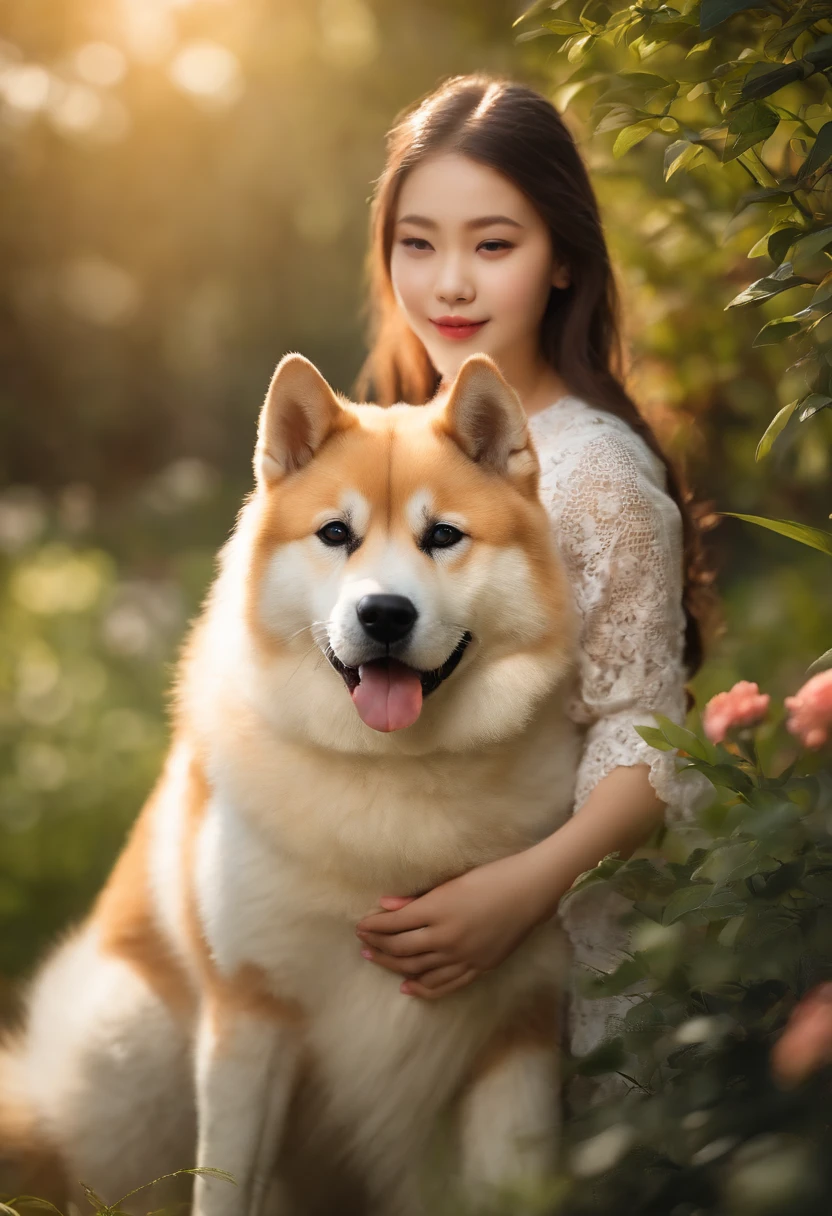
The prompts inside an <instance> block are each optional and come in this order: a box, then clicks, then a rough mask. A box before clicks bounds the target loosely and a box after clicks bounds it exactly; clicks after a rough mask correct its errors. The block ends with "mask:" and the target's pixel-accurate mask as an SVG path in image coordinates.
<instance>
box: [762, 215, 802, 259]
mask: <svg viewBox="0 0 832 1216" xmlns="http://www.w3.org/2000/svg"><path fill="white" fill-rule="evenodd" d="M802 231H803V229H802V228H795V227H793V226H792V225H789V224H786V225H785V226H783V225H781V226H779V227H778V228H777V231H776V232H773V233H772V234H771V236H770V237H769V239H768V242H767V245H766V248H767V250H768V256H769V257H770V258H771V260H772V261H773V262H782V260H783V258H784V257H785V256H786V254H787V253H788V251H789V249H790V248H791V246H792V245H793V244H794V242H795V240H796V239H797V237H798V236H799V235H800V233H801V232H802Z"/></svg>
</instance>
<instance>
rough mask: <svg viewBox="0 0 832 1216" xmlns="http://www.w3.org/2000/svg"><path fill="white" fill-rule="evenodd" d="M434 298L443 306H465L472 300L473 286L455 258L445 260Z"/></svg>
mask: <svg viewBox="0 0 832 1216" xmlns="http://www.w3.org/2000/svg"><path fill="white" fill-rule="evenodd" d="M436 298H437V300H440V301H441V302H442V303H443V304H448V305H453V304H467V303H470V302H471V300H473V298H474V284H473V283H472V282H471V277H470V275H468V274H467V273H466V272H465V269H464V267H463V266H462V264H461V262H460V261H459V260H458V259H456V258H449V259H447V260H446V261H445V262H444V263H443V265H442V267H441V269H440V272H439V278H438V279H437V282H436Z"/></svg>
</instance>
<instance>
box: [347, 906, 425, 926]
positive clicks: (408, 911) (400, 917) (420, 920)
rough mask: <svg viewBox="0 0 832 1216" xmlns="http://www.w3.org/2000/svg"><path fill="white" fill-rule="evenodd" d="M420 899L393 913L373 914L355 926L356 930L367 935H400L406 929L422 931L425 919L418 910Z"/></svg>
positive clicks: (422, 913)
mask: <svg viewBox="0 0 832 1216" xmlns="http://www.w3.org/2000/svg"><path fill="white" fill-rule="evenodd" d="M421 902H422V901H421V899H414V900H411V902H410V903H408V904H405V906H404V907H403V908H399V909H398V910H396V911H394V912H373V913H371V915H370V916H365V917H364V919H363V920H360V921H359V922H358V924H357V925H356V929H357V930H360V931H362V932H364V931H366V932H367V933H401V932H402V931H403V930H406V929H422V928H424V926H425V924H426V917H425V913H424V911H423V910H421V909H420V907H419V905H420V904H421Z"/></svg>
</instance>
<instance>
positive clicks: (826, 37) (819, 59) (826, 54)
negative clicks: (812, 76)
mask: <svg viewBox="0 0 832 1216" xmlns="http://www.w3.org/2000/svg"><path fill="white" fill-rule="evenodd" d="M803 58H804V59H805V60H806V62H807V63H811V65H812V67H815V68H826V67H828V66H829V65H830V64H832V34H823V35H822V37H820V38H818V40H817V42H813V43H812V45H811V46H810V47H809V49H808V50H806V51H804V52H803Z"/></svg>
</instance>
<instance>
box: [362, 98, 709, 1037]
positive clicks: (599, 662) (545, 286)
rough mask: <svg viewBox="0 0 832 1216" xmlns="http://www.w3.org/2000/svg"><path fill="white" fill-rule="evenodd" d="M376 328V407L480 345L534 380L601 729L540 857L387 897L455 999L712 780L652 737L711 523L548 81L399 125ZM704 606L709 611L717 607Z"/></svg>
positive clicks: (378, 271) (591, 717)
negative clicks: (671, 442)
mask: <svg viewBox="0 0 832 1216" xmlns="http://www.w3.org/2000/svg"><path fill="white" fill-rule="evenodd" d="M370 271H371V304H372V313H373V341H372V343H371V349H370V354H369V357H368V359H367V361H366V363H365V365H364V367H363V368H362V371H361V373H360V376H359V380H358V384H357V393H358V396H359V399H364V400H366V399H368V398H370V399H372V400H374V401H378V402H380V403H383V404H390V403H393V402H396V401H408V402H411V403H424V402H426V401H428V400H429V399H430V398H432V397H433V396H434V395H435V394H436V393H439V392H442V390H443V389H445V388H447V387H448V385H449V384H450V383H451V382H452V380H453V378H454V376H455V374H456V372H457V370H458V368H459V366H460V364H461V363H462V361H463V360H464V359H465V358H466V357H467V356H468V355H470V354H472V353H473V352H475V351H484V352H485V353H487V354H489V355H491V356H492V357H493V358H494V360H495V361H496V362H497V364H498V365H499V367H500V369H501V371H502V372H503V374H504V375H505V377H506V378H507V380H508V381H509V383H511V384H512V385H513V387H514V388H515V390H516V391H517V393H518V395H519V397H520V399H521V401H522V403H523V405H524V408H525V410H526V413H527V414H528V417H529V425H530V428H531V431H532V436H533V439H534V441H535V444H536V447H537V450H538V454H539V457H540V462H541V497H542V499H543V501H544V504H545V505H546V507H547V508H548V510H549V512H550V514H551V518H552V525H553V528H554V531H555V535H556V538H557V542H558V544H559V547H560V550H561V553H562V556H563V559H564V561H565V562H566V565H567V569H568V571H569V573H570V576H571V579H572V582H573V586H574V592H575V597H576V601H577V606H578V610H579V613H580V617H581V622H582V626H581V644H580V657H579V681H578V688H577V693H576V695H575V697H574V700H573V703H572V705H571V708H570V715H571V716H572V717H573V719H574V720H575V721H576V722H578V723H580V724H582V726H583V727H584V728H585V733H584V736H583V748H582V757H581V762H580V766H579V770H578V777H577V784H576V789H575V801H574V808H575V812H576V813H575V814H574V815H573V817H572V818H571V820H570V821H569V822H568V823H567V824H566V825H565V826H563V827H562V828H560V829H559V830H558V831H557V832H555V833H554V834H553V835H552V836H550V837H548V838H547V839H545V840H543V841H542V842H541V843H540V844H538V845H535V846H534V847H533V848H530V849H528V850H526V851H525V852H523V853H520V854H517V855H514V856H511V857H507V858H505V859H504V860H501V861H498V862H495V863H492V864H490V865H486V866H482V867H479V868H478V869H475V870H472V871H470V872H469V873H467V874H463V875H462V876H460V877H459V878H455V879H453V880H452V881H450V882H446V883H444V884H442V885H441V886H439V887H436V888H434V889H433V890H432V891H429V892H428V893H427V894H424V895H422V896H420V897H419V898H417V899H408V898H404V897H396V896H395V894H394V893H390V892H388V893H385V895H384V897H383V898H382V899H381V900H380V907H381V908H383V909H384V911H382V912H379V913H376V914H374V915H371V916H367V917H365V918H364V919H363V920H362V921H361V922H360V924H359V925H358V927H357V933H358V936H359V938H360V939H361V941H362V943H363V945H364V949H363V951H362V953H363V954H364V956H365V957H366V958H367V959H369V960H370V961H372V962H374V963H376V964H378V965H380V966H382V967H386V968H388V970H391V971H394V972H396V973H398V974H400V975H401V976H402V977H403V982H402V992H403V993H405V994H409V995H412V996H415V997H420V998H422V999H425V1000H437V999H440V998H442V997H443V996H445V995H447V994H448V993H451V992H453V991H454V990H455V989H457V988H460V987H462V986H463V985H465V984H469V983H471V982H472V981H474V980H475V979H476V976H477V975H478V974H479V973H480V972H482V971H485V970H488V969H489V968H492V967H496V966H498V965H499V964H500V963H501V962H502V960H503V959H505V958H506V956H507V955H508V954H510V953H511V951H512V950H513V949H514V948H515V947H516V946H517V945H518V944H519V943H520V942H521V941H522V940H523V938H524V937H525V936H526V935H527V934H528V933H529V931H530V930H531V929H532V927H533V926H534V925H535V924H537V923H538V922H539V921H540V920H542V919H545V918H547V917H549V916H552V915H553V914H554V913H555V912H556V911H557V908H558V904H559V901H560V899H561V897H562V896H563V895H564V894H565V892H566V891H568V889H569V887H570V886H571V884H572V883H573V881H574V880H575V878H576V877H577V876H578V875H579V874H580V873H582V872H583V871H584V870H587V869H589V868H591V867H592V866H594V865H596V864H597V863H598V862H599V861H600V859H601V858H602V857H604V856H606V854H608V853H611V852H614V851H616V850H617V851H619V852H622V853H625V854H626V853H628V852H630V851H632V850H633V849H634V848H635V847H637V846H638V845H639V844H640V843H642V842H643V841H644V840H645V839H646V838H647V837H648V836H649V835H650V834H651V832H652V831H653V829H654V828H655V827H656V825H657V824H658V823H659V822H660V820H661V818H662V816H663V815H668V816H670V817H672V818H674V819H684V818H686V817H689V816H690V814H691V812H692V811H693V810H694V809H695V807H696V805H697V803H698V798H699V796H700V795H701V792H702V786H701V785H700V786H696V785H694V784H691V783H690V782H689V781H688V780H684V781H683V780H679V779H678V778H677V777H676V773H675V765H674V757H675V753H671V752H658V751H655V750H654V749H652V748H650V747H649V746H648V745H647V744H646V743H644V742H643V740H642V739H641V737H640V736H639V735H638V734H637V733H636V731H635V729H634V728H635V726H636V724H648V725H649V724H653V725H655V721H654V719H653V718H652V717H651V714H652V712H653V711H660V712H662V713H664V714H666V715H667V716H668V717H669V718H672V719H674V720H675V721H676V722H682V721H683V719H684V714H685V709H686V695H685V680H686V678H687V676H689V675H691V674H693V672H695V671H696V669H697V668H698V666H699V664H700V662H701V657H702V656H701V652H702V645H701V635H700V628H699V623H698V619H697V614H698V613H699V608H698V601H699V600H700V599H701V592H702V590H703V587H704V584H705V582H706V576H705V575H704V573H703V572H702V564H701V557H700V548H699V536H698V532H697V529H696V526H695V524H694V521H693V519H692V517H691V514H690V512H689V510H688V508H687V506H686V503H685V501H684V499H683V496H682V493H681V491H680V486H679V482H678V480H677V477H676V475H675V474H674V471H673V469H672V468H671V467H670V466H669V464H668V462H667V460H666V459H665V457H664V456H663V455H662V452H661V450H660V448H659V446H658V443H657V441H656V438H655V436H654V435H653V433H652V431H651V430H650V428H649V426H648V425H647V424H646V423H645V422H644V420H643V419H642V418H641V417H640V416H639V414H638V411H637V409H636V406H635V405H634V403H633V401H632V400H631V399H630V397H629V396H628V394H627V392H626V390H625V389H624V387H623V386H622V383H621V379H620V369H621V350H620V337H619V333H618V320H617V308H618V301H617V293H616V287H615V283H614V280H613V274H612V269H611V266H610V262H609V257H608V253H607V249H606V245H605V241H604V234H603V230H602V227H601V221H600V217H599V213H598V207H597V203H596V200H595V197H594V194H593V190H592V187H591V185H590V182H589V178H588V176H587V172H586V169H585V167H584V165H583V163H582V161H581V158H580V156H579V154H578V151H577V149H576V147H575V144H574V142H573V140H572V137H571V135H570V134H569V132H568V130H567V128H566V127H565V125H564V123H563V122H562V120H561V118H560V116H559V115H558V114H557V112H556V111H555V109H554V108H553V107H552V105H551V104H550V103H549V102H548V101H547V100H546V99H545V98H544V97H542V96H540V95H539V94H538V93H536V92H534V91H533V90H532V89H530V88H527V87H525V86H523V85H520V84H517V83H513V82H511V81H507V80H503V79H496V78H493V77H489V76H484V75H475V76H463V77H457V78H455V79H452V80H450V81H448V82H447V83H446V84H444V85H442V86H441V87H440V88H439V89H437V90H436V92H434V93H433V94H431V95H430V96H429V97H427V98H426V99H425V100H424V101H422V103H421V104H420V105H418V106H417V107H416V108H415V109H414V110H413V111H412V112H410V113H407V114H406V115H405V116H404V117H403V118H402V119H401V120H400V121H399V122H398V123H397V125H396V126H394V128H393V130H392V132H391V133H390V136H389V149H388V157H387V164H386V166H385V169H384V171H383V173H382V175H381V177H380V179H379V181H378V183H377V190H376V194H375V198H374V201H373V208H372V217H371V255H370ZM700 615H701V613H700ZM623 908H626V904H625V903H624V901H623V900H621V899H620V898H619V897H617V896H615V895H614V894H613V893H612V892H609V891H604V890H603V889H602V888H590V889H588V890H587V891H586V892H584V893H582V894H580V895H576V896H574V897H573V898H572V899H571V900H570V901H569V902H568V903H567V904H566V905H565V907H564V910H563V920H564V923H565V926H566V929H567V932H568V933H569V936H570V938H571V940H572V944H573V952H574V955H575V957H576V961H577V962H578V963H579V964H583V965H585V966H592V967H596V968H597V967H600V968H603V969H604V970H609V968H610V967H611V966H612V965H613V963H614V961H615V950H616V948H620V946H621V944H622V941H623V937H622V930H621V929H620V928H619V925H618V920H619V917H620V913H621V911H622V909H623ZM609 1012H610V1002H608V1001H597V1000H595V1001H589V1000H581V999H580V997H579V996H578V995H577V994H576V993H573V998H572V1008H571V1046H572V1050H573V1052H575V1053H577V1054H582V1053H584V1052H586V1051H588V1050H589V1049H590V1048H591V1047H593V1046H594V1045H595V1044H596V1043H597V1042H598V1040H599V1039H600V1038H601V1037H602V1036H603V1033H604V1023H605V1018H606V1016H607V1015H608V1013H609Z"/></svg>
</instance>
